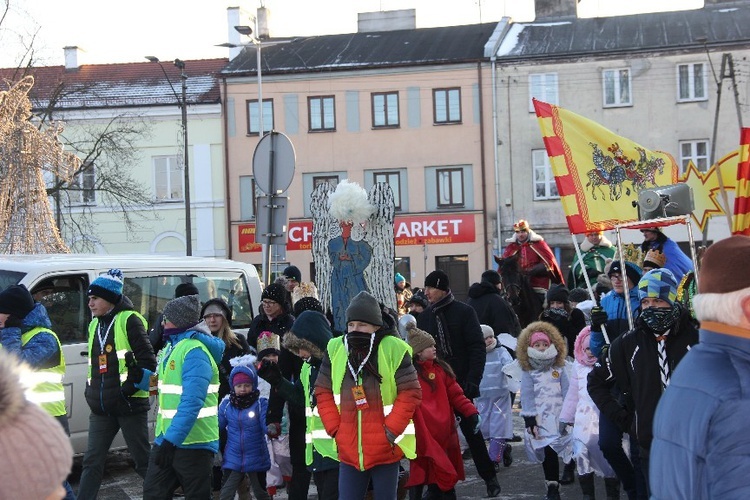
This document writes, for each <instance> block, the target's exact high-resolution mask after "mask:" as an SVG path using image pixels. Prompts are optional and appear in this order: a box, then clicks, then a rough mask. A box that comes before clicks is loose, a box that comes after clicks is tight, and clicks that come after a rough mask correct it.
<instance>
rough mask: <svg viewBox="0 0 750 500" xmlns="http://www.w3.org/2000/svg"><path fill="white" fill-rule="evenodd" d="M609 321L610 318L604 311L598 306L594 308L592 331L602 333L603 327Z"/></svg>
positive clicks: (592, 310) (592, 311)
mask: <svg viewBox="0 0 750 500" xmlns="http://www.w3.org/2000/svg"><path fill="white" fill-rule="evenodd" d="M608 319H609V316H607V312H606V311H605V310H604V309H602V308H601V307H598V306H597V307H594V308H592V309H591V331H594V332H601V331H602V325H606V324H607V320H608Z"/></svg>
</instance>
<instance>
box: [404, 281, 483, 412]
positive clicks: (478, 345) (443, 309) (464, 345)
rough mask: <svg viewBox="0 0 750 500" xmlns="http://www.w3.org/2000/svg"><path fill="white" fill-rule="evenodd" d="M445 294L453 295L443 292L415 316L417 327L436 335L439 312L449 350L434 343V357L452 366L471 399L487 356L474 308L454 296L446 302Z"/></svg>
mask: <svg viewBox="0 0 750 500" xmlns="http://www.w3.org/2000/svg"><path fill="white" fill-rule="evenodd" d="M449 297H450V298H451V299H452V298H453V295H449V296H446V297H445V298H443V299H442V300H440V301H438V302H436V303H435V304H431V305H430V307H428V308H427V309H425V310H424V311H423V312H422V313H421V314H420V315H419V317H418V318H417V327H419V328H420V329H422V330H424V331H426V332H428V333H429V334H430V335H432V336H433V337H435V338H437V335H438V314H439V313H442V314H443V316H444V317H445V321H446V323H447V326H448V338H447V341H448V343H449V345H450V349H451V351H452V353H451V354H450V355H448V354H447V353H445V352H442V351H441V349H440V347H438V357H439V358H440V359H442V360H444V361H446V362H447V363H448V364H449V365H450V366H451V368H453V371H454V372H455V373H456V380H457V381H458V383H459V385H460V386H461V388H462V389H463V390H464V393H465V394H466V397H467V398H469V399H472V398H475V397H477V396H479V382H481V381H482V375H483V374H484V363H485V361H486V360H487V352H486V349H485V344H484V335H482V328H481V327H480V326H479V320H478V319H477V313H476V312H474V309H473V308H472V307H471V306H469V305H467V304H464V303H463V302H459V301H457V300H453V301H452V302H450V303H447V302H448V301H447V300H446V299H448V298H449ZM446 303H447V305H446Z"/></svg>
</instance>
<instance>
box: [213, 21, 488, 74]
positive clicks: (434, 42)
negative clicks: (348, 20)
mask: <svg viewBox="0 0 750 500" xmlns="http://www.w3.org/2000/svg"><path fill="white" fill-rule="evenodd" d="M497 26H498V23H483V24H470V25H465V26H447V27H439V28H420V29H408V30H396V31H378V32H363V33H350V34H344V35H325V36H311V37H299V38H293V39H289V40H271V41H269V42H264V44H263V45H262V48H261V50H262V63H261V64H262V67H261V70H262V74H264V75H265V74H284V73H316V72H326V71H345V70H363V69H377V68H386V67H397V66H417V65H435V64H457V63H466V62H475V61H479V60H482V59H484V58H485V56H484V45H485V44H486V43H487V40H489V38H490V36H491V35H492V33H493V31H494V30H495V28H496V27H497ZM222 73H223V74H224V75H225V76H241V75H245V74H251V75H255V73H256V54H255V47H254V46H248V47H246V48H245V49H243V51H242V52H241V53H240V54H239V55H238V56H237V57H236V58H234V60H232V61H231V62H230V63H229V65H227V67H226V68H225V69H224V70H223V71H222Z"/></svg>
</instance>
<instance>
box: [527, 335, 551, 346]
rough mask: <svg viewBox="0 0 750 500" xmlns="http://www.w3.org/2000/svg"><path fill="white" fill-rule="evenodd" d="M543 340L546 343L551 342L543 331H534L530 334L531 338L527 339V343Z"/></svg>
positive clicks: (531, 343) (532, 343)
mask: <svg viewBox="0 0 750 500" xmlns="http://www.w3.org/2000/svg"><path fill="white" fill-rule="evenodd" d="M540 341H541V342H545V343H546V344H547V345H550V344H551V343H552V342H551V341H550V339H549V336H548V335H547V334H546V333H544V332H534V333H532V334H531V338H530V339H529V345H534V343H535V342H540Z"/></svg>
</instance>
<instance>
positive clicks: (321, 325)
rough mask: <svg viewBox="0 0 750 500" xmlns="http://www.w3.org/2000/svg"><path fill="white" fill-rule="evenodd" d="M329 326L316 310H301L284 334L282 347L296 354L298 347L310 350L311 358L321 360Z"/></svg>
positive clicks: (328, 334) (329, 336) (328, 333)
mask: <svg viewBox="0 0 750 500" xmlns="http://www.w3.org/2000/svg"><path fill="white" fill-rule="evenodd" d="M331 337H332V333H331V327H330V326H329V324H328V320H327V319H326V317H325V316H324V315H323V314H321V313H319V312H318V311H303V312H302V314H300V315H299V317H298V318H297V319H296V320H295V321H294V324H293V325H292V328H291V330H289V331H288V332H286V333H285V334H284V347H285V348H287V349H288V350H290V351H291V352H293V353H294V354H298V353H299V350H300V349H305V350H306V351H310V354H311V355H312V357H313V358H317V359H320V360H322V359H323V355H324V354H325V350H326V346H327V345H328V341H329V340H331Z"/></svg>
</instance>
